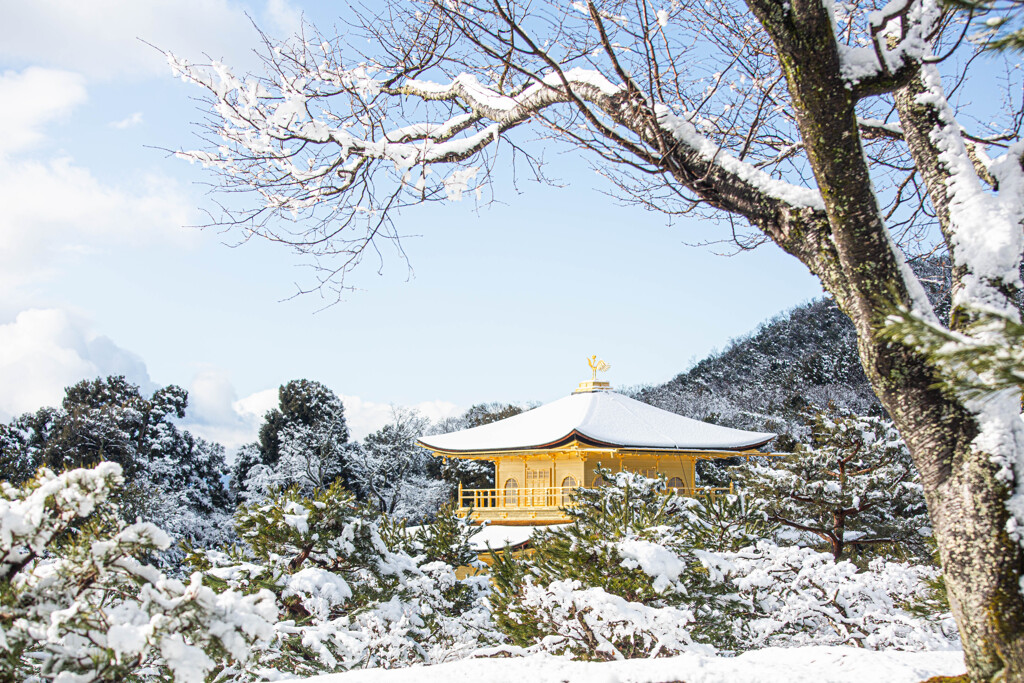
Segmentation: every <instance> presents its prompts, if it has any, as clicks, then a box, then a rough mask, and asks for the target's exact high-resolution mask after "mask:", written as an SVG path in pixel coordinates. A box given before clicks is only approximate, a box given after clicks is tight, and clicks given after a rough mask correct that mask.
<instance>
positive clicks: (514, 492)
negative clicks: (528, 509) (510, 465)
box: [505, 477, 519, 506]
mask: <svg viewBox="0 0 1024 683" xmlns="http://www.w3.org/2000/svg"><path fill="white" fill-rule="evenodd" d="M505 505H506V506H510V505H511V506H515V505H519V482H518V481H516V480H515V477H509V478H508V479H506V480H505Z"/></svg>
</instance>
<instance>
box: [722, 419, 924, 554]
mask: <svg viewBox="0 0 1024 683" xmlns="http://www.w3.org/2000/svg"><path fill="white" fill-rule="evenodd" d="M805 422H806V425H807V428H808V430H807V434H806V436H805V437H804V443H800V444H797V446H796V449H795V452H794V453H793V455H791V456H783V457H774V458H771V459H770V460H768V461H766V462H760V461H758V460H757V459H755V460H754V461H752V462H750V464H749V465H748V466H744V467H740V468H736V470H735V476H736V480H737V482H738V483H739V484H740V486H741V487H742V488H743V489H744V490H745V491H746V493H747V495H748V496H752V497H756V498H758V499H760V500H761V501H762V502H763V504H764V506H765V508H766V509H767V510H768V512H769V514H770V518H771V519H772V520H773V521H774V522H777V523H778V524H781V525H783V526H786V527H789V528H791V529H795V530H797V531H798V532H801V534H802V535H803V536H804V537H807V536H808V535H809V536H810V537H811V538H815V539H816V540H820V541H821V542H824V543H825V544H826V547H827V549H828V551H829V552H831V553H832V555H833V556H834V557H835V558H836V559H839V558H840V557H843V556H844V555H847V554H851V553H863V552H864V551H866V550H868V549H872V548H873V549H875V550H878V551H886V552H888V553H890V554H894V555H895V556H897V557H900V558H914V559H916V560H918V561H925V562H926V561H928V560H930V559H931V556H930V553H929V551H928V548H927V547H926V544H925V539H926V534H927V533H928V530H929V526H928V525H929V522H928V511H927V508H926V506H925V501H924V496H923V494H922V489H921V484H920V482H919V480H918V476H917V473H916V470H915V469H914V466H913V463H912V461H911V458H910V453H909V451H908V450H907V447H906V445H905V444H904V443H903V440H902V439H901V438H900V436H899V433H898V432H897V431H896V427H895V426H894V425H893V424H892V423H891V422H890V421H888V420H886V419H885V418H881V417H865V416H859V415H854V414H852V413H849V412H847V411H843V410H839V409H836V408H834V407H832V408H829V409H825V410H811V411H808V412H807V413H806V414H805Z"/></svg>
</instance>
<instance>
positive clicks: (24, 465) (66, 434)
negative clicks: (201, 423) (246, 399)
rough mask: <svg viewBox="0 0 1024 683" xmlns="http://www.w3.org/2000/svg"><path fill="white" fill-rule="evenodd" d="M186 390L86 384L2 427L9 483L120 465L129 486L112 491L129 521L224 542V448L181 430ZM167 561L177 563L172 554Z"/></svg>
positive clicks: (100, 381)
mask: <svg viewBox="0 0 1024 683" xmlns="http://www.w3.org/2000/svg"><path fill="white" fill-rule="evenodd" d="M187 406H188V393H187V392H186V391H185V390H184V389H181V388H180V387H177V386H174V385H169V386H166V387H163V388H161V389H158V390H156V391H155V392H153V394H152V395H150V396H149V397H146V396H145V395H143V393H142V391H141V390H140V388H139V387H138V386H136V385H134V384H132V383H131V382H129V381H127V380H126V379H125V378H124V377H121V376H111V377H106V378H97V379H94V380H84V381H81V382H78V383H77V384H75V385H73V386H70V387H68V388H67V389H66V391H65V396H64V400H63V401H62V403H61V407H60V408H52V407H45V408H40V409H39V410H37V411H36V412H35V413H29V414H26V415H22V416H20V417H18V418H16V419H14V420H13V421H12V422H11V424H10V425H8V426H5V427H4V428H3V429H2V430H0V449H2V453H0V459H2V461H3V462H4V463H5V464H7V463H10V466H9V467H5V469H4V476H5V477H7V478H8V480H9V481H11V482H12V483H20V482H23V481H26V478H27V477H30V476H31V475H32V473H34V472H35V470H36V469H37V468H39V467H44V466H45V467H49V468H51V469H55V470H58V471H59V470H63V469H68V468H73V467H81V466H94V465H96V464H98V463H101V462H114V463H117V464H118V465H119V466H120V467H121V468H122V471H123V472H124V473H125V477H126V479H127V483H126V484H125V485H123V486H119V487H118V488H117V490H116V492H115V493H114V494H113V495H114V496H115V498H116V500H117V503H118V506H119V508H120V512H121V515H122V517H123V518H124V519H126V520H129V521H133V520H135V519H136V518H141V519H143V520H146V521H150V522H154V523H156V524H157V525H159V526H160V527H161V528H163V529H165V530H167V531H169V532H171V533H172V534H174V536H175V538H177V539H178V540H189V541H190V542H193V543H197V544H200V545H207V546H209V545H212V544H218V543H221V542H223V541H225V540H226V536H225V533H226V532H227V527H226V525H225V524H224V519H225V517H226V515H227V514H228V510H229V509H230V507H231V503H232V501H231V496H230V494H229V492H228V491H227V489H226V488H225V487H224V484H223V482H222V479H221V477H222V475H223V473H224V471H225V463H224V449H223V447H222V446H220V445H219V444H214V443H210V442H208V441H205V440H204V439H201V438H199V437H196V436H194V435H192V434H191V433H189V432H187V431H183V430H180V429H179V428H178V427H177V425H176V424H175V421H176V420H178V419H181V418H183V417H184V416H185V410H186V408H187ZM162 558H163V560H164V561H167V562H174V561H176V560H177V559H180V553H179V552H178V551H177V550H172V551H170V552H166V553H163V554H162Z"/></svg>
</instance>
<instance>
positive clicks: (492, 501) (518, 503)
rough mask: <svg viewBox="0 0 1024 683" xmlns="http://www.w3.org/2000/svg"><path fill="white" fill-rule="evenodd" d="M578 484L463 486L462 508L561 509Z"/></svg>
mask: <svg viewBox="0 0 1024 683" xmlns="http://www.w3.org/2000/svg"><path fill="white" fill-rule="evenodd" d="M577 488H578V487H576V486H542V487H538V488H517V489H464V488H462V487H461V486H460V487H459V508H460V509H463V510H465V509H469V508H472V509H473V510H531V509H539V508H546V509H549V510H551V509H557V508H564V507H568V506H569V504H570V502H571V497H570V494H571V493H572V492H573V491H574V490H576V489H577ZM670 488H671V489H672V490H675V491H677V492H678V493H681V494H682V495H684V496H711V497H712V498H714V497H715V496H717V495H721V494H726V493H732V492H733V488H732V484H731V483H730V484H729V486H727V487H724V486H720V487H710V486H698V487H696V488H692V489H691V488H687V487H683V486H676V487H670Z"/></svg>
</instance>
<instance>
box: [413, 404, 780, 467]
mask: <svg viewBox="0 0 1024 683" xmlns="http://www.w3.org/2000/svg"><path fill="white" fill-rule="evenodd" d="M773 438H775V434H771V433H767V432H748V431H744V430H742V429H730V428H728V427H720V426H718V425H713V424H709V423H707V422H701V421H699V420H693V419H690V418H688V417H683V416H682V415H676V414H675V413H670V412H668V411H666V410H661V409H660V408H655V407H654V406H650V405H647V404H646V403H641V402H640V401H637V400H634V399H632V398H629V397H628V396H623V395H622V394H617V393H615V392H611V391H595V392H590V393H579V394H572V395H570V396H566V397H565V398H562V399H559V400H557V401H555V402H553V403H548V404H547V405H544V406H541V407H540V408H535V409H533V410H530V411H527V412H525V413H521V414H519V415H515V416H513V417H510V418H507V419H504V420H499V421H498V422H492V423H490V424H486V425H482V426H480V427H473V428H472V429H464V430H462V431H458V432H451V433H449V434H440V435H437V436H424V437H421V438H420V440H419V443H420V444H421V445H423V446H425V447H427V448H430V449H432V450H436V451H444V452H449V453H453V452H473V451H499V450H521V449H530V448H545V447H554V446H557V445H562V444H565V443H568V442H569V441H571V440H573V439H579V440H581V441H584V442H590V443H593V444H595V445H607V446H612V447H616V448H652V449H668V450H744V449H747V448H755V447H757V446H761V445H763V444H765V443H767V442H768V441H770V440H772V439H773Z"/></svg>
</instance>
